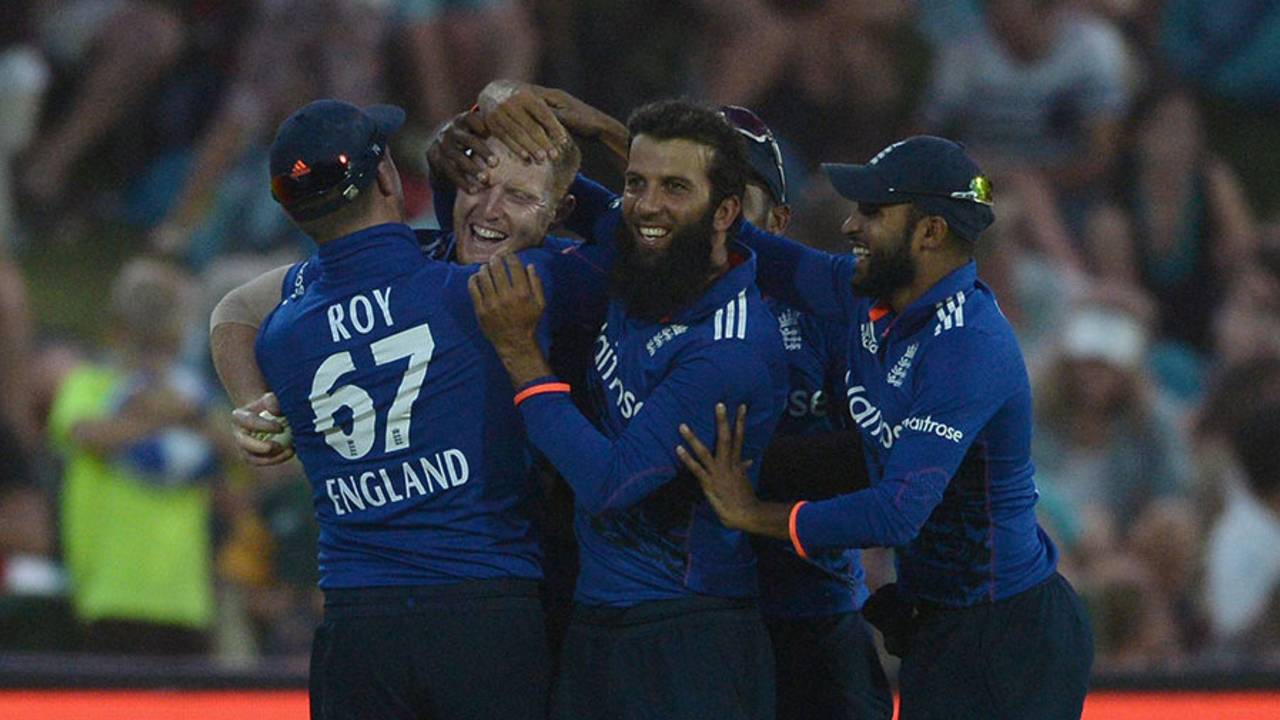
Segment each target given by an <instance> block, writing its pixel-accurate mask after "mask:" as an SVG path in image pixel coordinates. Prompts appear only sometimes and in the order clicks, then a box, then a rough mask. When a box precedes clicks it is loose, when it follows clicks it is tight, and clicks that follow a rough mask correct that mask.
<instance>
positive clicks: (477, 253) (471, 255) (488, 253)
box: [458, 239, 511, 265]
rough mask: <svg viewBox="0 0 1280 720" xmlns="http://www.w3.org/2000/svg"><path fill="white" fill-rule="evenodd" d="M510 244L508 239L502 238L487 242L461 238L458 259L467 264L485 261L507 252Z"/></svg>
mask: <svg viewBox="0 0 1280 720" xmlns="http://www.w3.org/2000/svg"><path fill="white" fill-rule="evenodd" d="M510 246H511V243H510V241H508V240H503V241H502V242H488V241H485V240H478V239H471V240H463V241H462V242H460V243H459V245H458V250H459V252H458V259H459V260H461V261H462V262H464V263H466V264H468V265H473V264H476V263H487V262H489V261H490V260H492V259H493V258H495V257H497V256H498V255H501V254H503V253H505V252H507V250H508V248H509V247H510Z"/></svg>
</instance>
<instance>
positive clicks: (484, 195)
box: [480, 187, 502, 220]
mask: <svg viewBox="0 0 1280 720" xmlns="http://www.w3.org/2000/svg"><path fill="white" fill-rule="evenodd" d="M480 210H481V211H482V212H483V213H484V217H485V219H490V220H491V219H495V218H498V217H501V216H502V193H501V192H500V191H499V189H498V188H496V187H486V188H484V189H482V190H481V191H480Z"/></svg>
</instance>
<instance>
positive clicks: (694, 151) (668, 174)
mask: <svg viewBox="0 0 1280 720" xmlns="http://www.w3.org/2000/svg"><path fill="white" fill-rule="evenodd" d="M714 152H715V150H713V149H712V148H711V147H710V146H708V145H704V144H702V143H700V142H695V141H693V140H685V139H683V138H674V139H669V140H660V139H658V138H654V137H650V136H648V135H637V136H636V137H635V139H633V140H632V141H631V152H630V154H629V155H628V157H627V174H628V175H639V176H642V177H645V178H650V179H660V178H682V179H684V180H688V181H690V182H694V183H709V182H710V178H709V175H708V170H709V169H710V167H711V159H712V155H713V153H714Z"/></svg>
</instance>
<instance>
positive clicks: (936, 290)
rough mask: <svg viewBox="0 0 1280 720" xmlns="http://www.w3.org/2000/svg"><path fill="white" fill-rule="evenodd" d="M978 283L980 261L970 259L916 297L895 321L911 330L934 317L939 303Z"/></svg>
mask: <svg viewBox="0 0 1280 720" xmlns="http://www.w3.org/2000/svg"><path fill="white" fill-rule="evenodd" d="M977 284H978V263H977V262H975V261H973V260H970V261H969V262H967V263H965V264H964V265H961V266H960V267H958V268H956V269H955V270H952V271H951V272H950V273H948V274H947V275H945V276H943V278H942V279H941V280H939V281H938V282H936V283H934V284H933V287H931V288H929V289H928V290H927V291H926V292H925V294H924V295H921V296H920V297H918V298H916V299H915V301H914V302H912V303H911V304H910V305H908V306H907V307H906V309H905V310H903V311H902V313H901V314H899V315H898V317H897V318H896V319H895V321H894V325H899V326H901V327H903V328H904V329H907V330H908V331H910V330H911V329H912V328H914V327H915V326H916V325H918V324H919V323H921V322H923V321H927V320H928V319H930V318H932V317H933V316H934V315H935V314H936V312H937V307H936V306H937V305H938V303H940V302H943V301H944V300H946V299H947V298H949V297H951V296H952V295H955V294H956V293H958V292H960V291H961V290H969V289H971V288H973V287H974V286H975V285H977Z"/></svg>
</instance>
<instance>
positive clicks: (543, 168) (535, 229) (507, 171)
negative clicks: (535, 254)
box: [453, 139, 559, 264]
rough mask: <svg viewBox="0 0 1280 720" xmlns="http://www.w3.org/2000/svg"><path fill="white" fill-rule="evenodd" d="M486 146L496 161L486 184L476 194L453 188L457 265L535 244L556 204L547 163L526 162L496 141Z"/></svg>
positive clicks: (537, 243) (552, 180)
mask: <svg viewBox="0 0 1280 720" xmlns="http://www.w3.org/2000/svg"><path fill="white" fill-rule="evenodd" d="M488 142H489V149H490V150H492V151H493V152H494V154H496V155H497V157H498V165H497V166H496V167H492V168H489V170H488V173H489V184H488V185H486V186H483V187H481V188H480V191H479V192H476V193H469V192H466V191H465V190H462V189H459V190H458V198H457V200H456V201H455V202H454V205H453V227H454V229H455V232H456V233H457V247H458V262H461V263H464V264H470V263H482V262H488V260H489V258H491V257H493V256H495V255H497V254H499V253H504V252H518V251H520V250H524V249H526V248H531V247H536V246H538V245H541V244H542V239H543V237H544V236H546V234H547V230H548V229H549V228H550V227H551V222H552V220H553V219H554V217H555V209H556V206H557V205H558V201H559V198H556V197H554V193H555V171H554V169H553V168H552V166H551V164H550V163H526V162H524V161H523V160H520V159H519V158H517V157H516V156H514V155H512V154H511V152H510V151H509V150H507V148H506V146H505V145H503V144H502V143H500V142H498V141H497V140H493V139H490V140H489V141H488Z"/></svg>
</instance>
